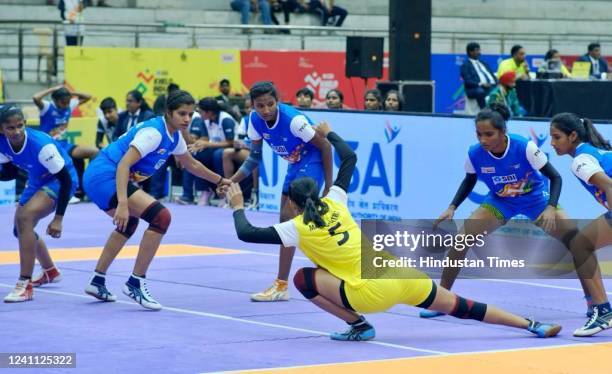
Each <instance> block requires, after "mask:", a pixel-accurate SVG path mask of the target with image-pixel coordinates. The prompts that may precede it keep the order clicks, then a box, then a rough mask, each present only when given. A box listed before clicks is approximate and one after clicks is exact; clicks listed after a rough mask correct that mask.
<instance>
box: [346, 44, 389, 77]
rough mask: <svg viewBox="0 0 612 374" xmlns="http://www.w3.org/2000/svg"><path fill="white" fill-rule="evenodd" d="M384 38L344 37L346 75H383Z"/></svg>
mask: <svg viewBox="0 0 612 374" xmlns="http://www.w3.org/2000/svg"><path fill="white" fill-rule="evenodd" d="M383 50H384V38H372V37H362V36H348V37H347V38H346V70H345V74H346V76H347V77H360V78H372V77H376V78H380V77H382V75H383Z"/></svg>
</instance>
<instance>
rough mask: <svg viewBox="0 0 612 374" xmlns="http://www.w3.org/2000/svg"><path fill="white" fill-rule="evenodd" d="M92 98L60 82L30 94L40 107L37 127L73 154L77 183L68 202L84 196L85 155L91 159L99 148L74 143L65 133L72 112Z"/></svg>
mask: <svg viewBox="0 0 612 374" xmlns="http://www.w3.org/2000/svg"><path fill="white" fill-rule="evenodd" d="M48 94H51V101H50V102H49V101H47V100H44V98H45V96H47V95H48ZM89 100H91V95H89V94H86V93H84V92H76V91H71V90H69V89H68V88H66V87H64V86H63V85H59V86H55V87H51V88H48V89H46V90H43V91H40V92H37V93H35V94H34V96H32V101H34V104H35V105H36V107H38V109H39V110H40V130H41V131H43V132H46V133H47V134H49V135H50V136H51V137H52V138H53V139H55V141H56V142H57V143H58V144H59V145H61V146H62V148H64V150H65V151H66V153H68V155H70V157H71V158H72V162H73V163H74V167H75V169H76V171H77V174H78V175H79V187H78V188H77V191H76V193H75V194H74V196H73V197H72V198H71V199H70V202H71V203H77V202H79V201H80V200H79V199H82V198H83V197H84V193H83V187H82V186H83V183H82V181H83V173H84V172H85V159H90V160H91V159H93V158H94V157H96V155H97V154H98V149H97V148H94V147H90V146H84V145H78V144H74V143H72V142H71V141H70V138H69V137H68V126H69V123H70V119H71V117H72V112H73V111H74V110H75V109H76V108H77V107H79V106H80V105H82V104H85V103H86V102H88V101H89Z"/></svg>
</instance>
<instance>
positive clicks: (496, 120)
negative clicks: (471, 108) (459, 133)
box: [476, 103, 510, 133]
mask: <svg viewBox="0 0 612 374" xmlns="http://www.w3.org/2000/svg"><path fill="white" fill-rule="evenodd" d="M509 119H510V110H509V109H508V107H507V106H505V105H504V104H500V103H491V104H489V105H488V106H487V107H486V108H484V109H483V110H481V111H480V112H478V114H477V115H476V123H478V122H481V121H489V122H491V125H493V127H495V128H496V129H498V130H500V131H503V132H504V133H505V132H506V121H507V120H509Z"/></svg>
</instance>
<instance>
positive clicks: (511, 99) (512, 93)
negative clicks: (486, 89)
mask: <svg viewBox="0 0 612 374" xmlns="http://www.w3.org/2000/svg"><path fill="white" fill-rule="evenodd" d="M515 87H516V73H515V72H513V71H507V72H505V73H504V74H502V76H501V77H499V84H498V85H497V86H496V87H495V88H494V89H493V90H492V91H491V93H490V94H489V96H487V105H489V104H491V103H499V104H504V105H505V106H506V107H508V109H510V114H512V117H522V116H523V114H524V110H523V108H521V105H520V104H519V100H518V96H517V95H516V88H515Z"/></svg>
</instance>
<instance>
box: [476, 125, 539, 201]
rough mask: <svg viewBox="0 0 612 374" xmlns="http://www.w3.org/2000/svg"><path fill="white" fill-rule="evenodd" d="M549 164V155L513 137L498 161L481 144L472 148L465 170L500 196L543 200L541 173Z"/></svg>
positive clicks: (509, 139)
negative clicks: (532, 197)
mask: <svg viewBox="0 0 612 374" xmlns="http://www.w3.org/2000/svg"><path fill="white" fill-rule="evenodd" d="M547 162H548V160H547V158H546V155H544V153H543V152H542V151H541V150H539V149H538V147H537V146H536V145H535V144H534V143H533V142H531V141H528V140H527V139H525V138H523V137H521V136H518V135H513V134H511V135H508V147H507V148H506V152H505V154H504V155H503V156H501V157H499V158H498V157H495V156H494V155H492V154H491V153H490V152H488V151H486V150H485V149H484V148H482V146H481V145H480V144H475V145H473V146H471V147H470V150H469V152H468V160H467V162H466V171H467V172H468V173H476V175H477V176H478V179H480V180H481V181H483V182H484V183H485V184H486V185H487V187H489V190H490V191H491V192H492V193H494V194H495V195H496V196H497V197H500V198H517V197H518V198H520V197H527V196H538V197H541V196H542V195H543V193H544V192H545V191H544V188H545V185H544V180H543V177H542V174H541V173H540V172H539V171H538V170H540V169H541V168H542V167H543V166H544V165H546V163H547Z"/></svg>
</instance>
